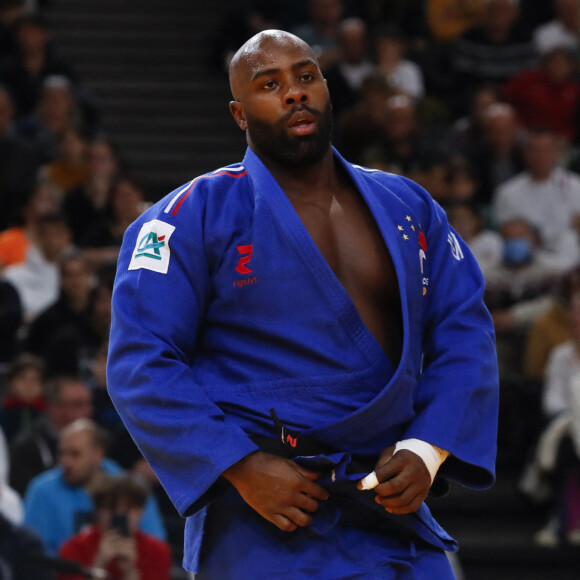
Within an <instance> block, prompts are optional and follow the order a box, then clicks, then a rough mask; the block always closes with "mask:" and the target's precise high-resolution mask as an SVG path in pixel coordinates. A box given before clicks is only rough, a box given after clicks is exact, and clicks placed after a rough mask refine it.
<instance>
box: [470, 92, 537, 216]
mask: <svg viewBox="0 0 580 580" xmlns="http://www.w3.org/2000/svg"><path fill="white" fill-rule="evenodd" d="M481 129H482V136H481V143H480V148H479V151H475V150H474V151H472V152H470V154H469V155H468V158H469V159H470V160H471V162H472V163H473V164H474V166H476V167H477V168H478V173H479V181H480V188H479V191H478V195H477V198H478V200H479V201H480V202H481V203H483V204H486V205H489V204H490V203H491V202H492V198H493V195H494V192H495V191H496V189H497V188H498V187H499V186H500V185H501V184H502V183H505V182H506V181H507V180H508V179H511V178H512V177H515V176H516V175H518V174H520V173H521V172H522V171H524V169H525V163H524V156H523V151H522V148H523V143H522V141H523V138H522V132H521V131H520V129H519V126H518V123H517V119H516V113H515V111H514V109H513V107H512V106H510V105H508V104H506V103H494V104H492V105H490V106H489V107H487V108H486V109H485V111H483V113H482V120H481Z"/></svg>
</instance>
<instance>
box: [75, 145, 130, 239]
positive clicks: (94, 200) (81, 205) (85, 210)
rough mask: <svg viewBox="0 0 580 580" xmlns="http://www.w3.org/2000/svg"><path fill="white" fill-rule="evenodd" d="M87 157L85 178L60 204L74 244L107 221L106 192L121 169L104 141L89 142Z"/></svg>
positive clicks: (111, 150) (117, 157)
mask: <svg viewBox="0 0 580 580" xmlns="http://www.w3.org/2000/svg"><path fill="white" fill-rule="evenodd" d="M87 155H88V157H87V176H86V179H85V180H84V181H83V182H82V183H81V185H79V186H78V187H75V188H74V189H71V190H70V191H68V192H67V194H66V197H65V199H64V202H63V211H64V213H65V215H66V216H67V218H68V220H69V223H70V224H71V227H72V230H73V239H74V241H75V243H78V242H79V240H80V239H81V238H82V237H83V235H85V233H86V232H87V231H88V230H89V229H91V228H93V227H97V225H98V224H100V223H102V222H105V221H106V220H107V203H108V200H109V191H110V189H111V184H112V183H113V180H114V178H115V176H116V174H117V172H118V171H119V170H120V166H121V162H120V159H119V155H118V153H117V151H116V149H115V147H114V145H113V144H112V143H111V142H110V141H108V140H107V139H104V138H99V139H96V140H94V141H93V142H91V143H90V144H89V148H88V152H87Z"/></svg>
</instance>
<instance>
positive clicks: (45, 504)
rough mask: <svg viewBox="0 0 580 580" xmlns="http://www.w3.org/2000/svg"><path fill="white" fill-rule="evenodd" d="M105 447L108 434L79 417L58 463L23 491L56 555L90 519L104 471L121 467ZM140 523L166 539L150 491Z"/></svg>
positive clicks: (32, 522) (27, 513)
mask: <svg viewBox="0 0 580 580" xmlns="http://www.w3.org/2000/svg"><path fill="white" fill-rule="evenodd" d="M105 447H106V444H105V434H104V432H103V431H101V429H100V428H99V427H97V425H96V424H95V423H94V422H93V421H91V420H88V419H84V420H79V421H75V422H74V423H72V424H70V425H68V426H67V427H65V428H64V429H63V430H62V432H61V433H60V436H59V465H58V466H57V467H55V468H53V469H50V470H48V471H47V472H45V473H41V474H40V475H38V476H37V477H35V478H34V479H33V480H32V481H31V482H30V485H29V487H28V489H27V490H26V494H25V496H24V521H25V523H26V524H27V525H28V526H30V527H31V528H32V529H33V530H35V531H36V532H37V533H38V534H39V535H40V537H41V538H42V541H43V544H44V547H45V548H46V551H47V553H48V554H51V555H56V554H57V553H58V551H59V549H60V548H61V546H62V545H63V544H64V542H66V541H67V540H68V539H69V538H71V537H72V536H73V535H74V534H75V533H77V532H79V531H80V530H81V529H82V528H83V527H84V526H85V525H87V524H91V523H92V517H93V511H94V506H93V503H92V500H91V496H90V492H91V490H93V489H94V488H95V486H97V485H98V484H99V482H100V481H102V480H103V478H104V477H105V476H106V475H118V474H120V473H121V471H122V470H121V468H120V467H119V466H118V465H117V464H116V463H114V462H113V461H111V460H110V459H107V458H106V457H105ZM139 528H140V529H141V530H142V531H145V532H148V533H151V534H153V535H155V536H156V537H158V538H160V539H163V540H164V539H165V529H164V526H163V522H162V520H161V516H160V514H159V510H158V507H157V503H156V502H155V501H154V499H153V497H152V496H148V498H147V502H146V505H145V509H144V511H143V517H142V518H141V520H140V522H139Z"/></svg>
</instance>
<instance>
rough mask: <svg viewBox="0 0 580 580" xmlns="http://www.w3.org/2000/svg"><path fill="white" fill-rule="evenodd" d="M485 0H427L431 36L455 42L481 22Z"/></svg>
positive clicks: (441, 40)
mask: <svg viewBox="0 0 580 580" xmlns="http://www.w3.org/2000/svg"><path fill="white" fill-rule="evenodd" d="M484 1H485V0H464V1H462V2H458V1H457V0H426V2H425V10H426V13H427V22H428V24H429V31H430V33H431V37H432V38H433V39H435V40H436V41H437V42H453V41H455V40H457V38H459V37H460V36H461V35H462V34H463V33H464V32H465V31H467V30H469V29H470V28H473V27H474V26H476V25H477V24H478V23H479V20H480V19H481V16H482V14H483V4H484Z"/></svg>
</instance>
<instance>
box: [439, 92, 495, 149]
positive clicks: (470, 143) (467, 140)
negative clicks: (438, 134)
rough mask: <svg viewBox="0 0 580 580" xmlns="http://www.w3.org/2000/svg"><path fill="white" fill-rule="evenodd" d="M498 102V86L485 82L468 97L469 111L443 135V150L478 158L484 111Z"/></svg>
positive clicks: (481, 142)
mask: <svg viewBox="0 0 580 580" xmlns="http://www.w3.org/2000/svg"><path fill="white" fill-rule="evenodd" d="M498 102H499V88H497V87H496V86H495V85H490V84H485V85H482V86H480V87H478V88H477V89H476V90H475V91H474V92H473V94H472V95H471V96H470V98H469V111H468V114H467V115H465V116H462V117H460V118H459V119H457V120H455V121H454V122H453V123H452V125H451V126H450V128H449V131H448V133H447V135H446V136H445V145H444V150H445V151H447V152H449V153H450V154H452V155H457V154H459V155H464V156H466V157H467V158H468V159H474V158H478V157H479V156H480V155H481V150H482V147H483V133H484V113H485V111H486V110H487V108H488V107H489V106H490V105H493V104H495V103H498Z"/></svg>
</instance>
